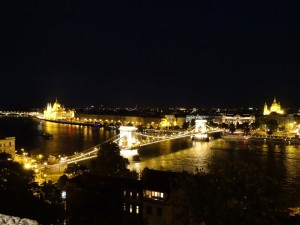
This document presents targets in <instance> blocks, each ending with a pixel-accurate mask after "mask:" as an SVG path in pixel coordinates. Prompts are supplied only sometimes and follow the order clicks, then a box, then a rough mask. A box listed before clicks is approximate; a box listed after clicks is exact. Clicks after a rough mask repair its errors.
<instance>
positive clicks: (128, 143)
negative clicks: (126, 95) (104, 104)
mask: <svg viewBox="0 0 300 225" xmlns="http://www.w3.org/2000/svg"><path fill="white" fill-rule="evenodd" d="M195 122H196V123H195V126H193V127H191V128H189V129H187V130H186V131H184V132H183V131H174V132H171V133H169V134H167V133H166V132H159V130H157V131H156V132H151V133H140V132H137V128H136V127H133V126H121V127H120V128H119V130H120V133H119V134H118V135H115V136H114V137H112V138H110V139H108V140H106V141H104V142H102V143H100V144H98V145H96V146H94V147H91V148H88V149H85V150H83V151H81V152H80V153H77V154H74V155H72V156H68V157H67V158H64V159H63V160H60V161H59V162H58V163H56V164H53V165H48V166H47V168H45V169H47V170H48V171H49V170H51V171H55V170H58V171H61V170H63V169H64V168H66V167H67V165H68V164H72V163H77V162H80V161H85V160H89V159H92V158H95V157H97V154H98V151H99V150H101V145H103V144H104V143H108V142H114V143H117V144H118V146H119V147H120V150H121V155H124V156H125V157H126V156H128V155H137V154H138V151H137V150H138V148H139V147H143V146H146V145H151V144H155V143H159V142H162V141H167V140H174V139H178V138H185V137H192V138H193V139H208V138H209V134H212V133H216V132H219V133H222V132H223V131H222V130H216V129H213V128H211V127H209V126H207V125H206V120H196V121H195ZM122 153H123V154H122Z"/></svg>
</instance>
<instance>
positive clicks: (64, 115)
mask: <svg viewBox="0 0 300 225" xmlns="http://www.w3.org/2000/svg"><path fill="white" fill-rule="evenodd" d="M43 118H44V119H48V120H72V119H74V118H75V110H66V109H65V108H64V107H63V106H62V105H61V104H59V103H58V101H57V99H56V101H55V102H54V103H53V105H52V104H51V103H48V104H47V108H46V109H45V110H44V113H43Z"/></svg>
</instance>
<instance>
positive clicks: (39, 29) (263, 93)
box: [0, 0, 300, 108]
mask: <svg viewBox="0 0 300 225" xmlns="http://www.w3.org/2000/svg"><path fill="white" fill-rule="evenodd" d="M2 4H3V5H2V7H1V9H0V10H1V21H2V22H1V25H2V28H3V30H2V35H1V37H0V41H1V43H2V45H3V50H2V51H1V53H0V54H1V61H2V66H1V68H0V74H1V83H2V86H1V88H2V95H1V97H0V107H2V108H3V107H27V108H28V107H32V108H40V107H45V105H46V103H48V102H53V101H55V99H56V98H58V100H59V101H60V102H61V103H62V104H64V105H65V106H66V107H86V106H91V105H95V106H100V105H108V106H114V107H135V106H137V107H142V108H143V107H199V108H201V107H263V105H264V103H265V102H267V103H269V104H270V103H271V102H272V101H273V98H274V97H276V98H277V99H278V100H279V101H280V102H281V103H282V106H283V108H290V107H291V108H292V107H300V102H299V100H298V96H299V94H298V85H299V81H300V78H299V67H298V65H297V63H298V61H299V54H298V52H299V50H300V43H299V41H298V40H299V38H300V31H299V23H298V20H297V18H298V12H297V9H298V8H299V6H300V3H294V4H291V3H280V4H279V3H277V2H272V3H265V2H263V3H254V2H242V3H239V2H231V3H228V2H226V1H217V2H205V1H201V2H198V1H192V2H176V1H164V2H160V1H156V0H154V1H151V2H148V1H142V2H138V1H132V2H123V1H114V2H105V1H89V2H73V1H43V2H38V1H36V0H31V1H28V2H26V3H23V2H21V1H13V2H12V1H4V2H2Z"/></svg>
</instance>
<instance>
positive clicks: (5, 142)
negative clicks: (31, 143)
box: [0, 137, 16, 159]
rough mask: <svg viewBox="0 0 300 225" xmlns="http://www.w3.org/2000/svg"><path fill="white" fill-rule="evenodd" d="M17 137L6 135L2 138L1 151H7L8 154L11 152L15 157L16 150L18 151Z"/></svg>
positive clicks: (0, 141)
mask: <svg viewBox="0 0 300 225" xmlns="http://www.w3.org/2000/svg"><path fill="white" fill-rule="evenodd" d="M15 141H16V139H15V137H6V138H3V139H0V152H5V153H7V154H10V155H11V157H12V158H13V159H14V158H15V152H16V148H15V147H16V145H15Z"/></svg>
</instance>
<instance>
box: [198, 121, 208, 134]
mask: <svg viewBox="0 0 300 225" xmlns="http://www.w3.org/2000/svg"><path fill="white" fill-rule="evenodd" d="M206 123H207V120H195V132H196V133H201V134H204V133H206V131H207V130H206Z"/></svg>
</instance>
